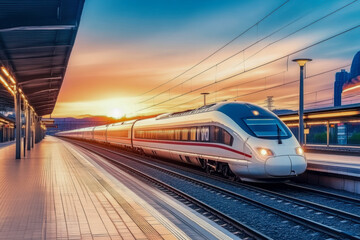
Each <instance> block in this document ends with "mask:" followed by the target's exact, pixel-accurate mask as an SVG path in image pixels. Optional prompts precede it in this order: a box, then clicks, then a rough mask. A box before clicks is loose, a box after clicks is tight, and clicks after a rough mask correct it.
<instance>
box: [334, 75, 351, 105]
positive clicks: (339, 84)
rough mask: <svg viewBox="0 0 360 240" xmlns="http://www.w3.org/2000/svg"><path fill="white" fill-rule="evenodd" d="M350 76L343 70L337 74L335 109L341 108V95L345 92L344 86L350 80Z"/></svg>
mask: <svg viewBox="0 0 360 240" xmlns="http://www.w3.org/2000/svg"><path fill="white" fill-rule="evenodd" d="M349 76H350V74H349V73H348V72H347V71H345V69H341V72H337V73H336V74H335V83H334V107H337V106H341V94H342V91H343V86H344V83H345V82H346V81H348V80H349Z"/></svg>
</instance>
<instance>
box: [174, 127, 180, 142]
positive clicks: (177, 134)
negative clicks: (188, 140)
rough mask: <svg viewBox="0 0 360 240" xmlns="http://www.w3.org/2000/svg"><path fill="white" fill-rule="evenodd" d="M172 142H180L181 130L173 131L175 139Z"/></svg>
mask: <svg viewBox="0 0 360 240" xmlns="http://www.w3.org/2000/svg"><path fill="white" fill-rule="evenodd" d="M174 140H178V141H180V140H181V130H180V129H175V139H174Z"/></svg>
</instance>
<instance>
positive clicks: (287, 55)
mask: <svg viewBox="0 0 360 240" xmlns="http://www.w3.org/2000/svg"><path fill="white" fill-rule="evenodd" d="M359 27H360V24H358V25H356V26H353V27H351V28H348V29H346V30H344V31H341V32H339V33H337V34H334V35H332V36H330V37H327V38H325V39H323V40H320V41H318V42H316V43H313V44H310V45H308V46H306V47H303V48H301V49H298V50H296V51H294V52H291V53H289V54H286V55H284V56H282V57H279V58H276V59H273V60H270V61H268V62H266V63H263V64H260V65H258V66H255V67H253V68H250V69H248V70H245V71H243V72H240V73H236V74H234V75H231V76H228V77H226V78H223V79H221V80H219V81H217V82H215V83H210V84H207V85H205V86H202V87H198V88H196V89H194V90H190V91H187V92H185V93H182V94H180V95H177V96H175V97H172V98H170V99H168V100H164V101H162V102H160V103H157V104H153V105H151V106H149V107H145V108H142V109H140V110H138V111H143V110H146V109H149V108H152V107H155V106H158V105H160V104H163V103H166V102H169V101H172V100H174V99H177V98H179V97H182V96H185V95H187V94H189V93H192V92H196V91H198V90H201V89H204V88H206V87H209V86H211V85H214V84H217V83H219V82H224V81H227V80H229V79H232V78H234V77H236V76H240V75H242V74H245V73H247V72H251V71H253V70H256V69H258V68H261V67H264V66H266V65H269V64H271V63H274V62H277V61H279V60H281V59H285V58H288V57H289V56H291V55H294V54H296V53H299V52H302V51H304V50H307V49H309V48H312V47H314V46H317V45H319V44H322V43H324V42H327V41H329V40H331V39H334V38H336V37H338V36H341V35H343V34H345V33H348V32H350V31H353V30H355V29H357V28H359Z"/></svg>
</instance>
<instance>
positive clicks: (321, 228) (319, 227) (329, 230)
mask: <svg viewBox="0 0 360 240" xmlns="http://www.w3.org/2000/svg"><path fill="white" fill-rule="evenodd" d="M81 142H82V143H84V142H83V141H81ZM87 144H88V145H91V148H88V147H83V148H86V149H87V150H89V151H92V152H94V153H96V154H99V153H98V152H96V151H94V150H93V149H92V147H94V146H95V147H96V148H98V149H102V150H105V151H107V152H110V153H113V154H115V155H119V156H122V157H124V158H127V159H130V160H133V161H137V162H141V163H142V164H144V165H147V166H149V167H152V168H156V169H158V170H160V171H162V172H165V173H168V174H171V175H173V176H176V177H178V178H182V179H184V180H187V181H190V182H193V183H196V184H198V185H201V186H204V187H207V188H212V189H213V190H216V191H218V192H223V193H225V194H227V195H230V196H231V197H234V198H238V199H240V200H242V201H245V202H248V203H249V204H251V205H257V206H258V207H260V208H262V209H264V210H267V211H269V212H272V213H274V214H276V215H279V216H281V217H284V218H286V219H287V220H289V221H291V222H296V223H297V224H301V225H303V226H305V227H307V228H311V229H313V230H315V231H318V232H322V233H325V234H328V235H330V236H333V237H337V238H338V237H341V238H347V239H360V237H358V236H354V235H352V234H351V233H348V232H344V231H341V230H338V229H335V228H333V227H329V226H326V225H324V224H321V223H317V222H314V221H312V220H309V219H306V218H304V217H300V216H297V215H294V214H291V213H288V212H285V211H283V210H279V209H277V208H274V207H271V206H269V205H266V204H264V203H261V202H258V201H256V200H253V199H251V198H248V197H246V196H243V195H240V194H238V193H235V192H232V191H230V190H227V189H223V188H220V187H218V186H215V185H212V184H209V183H206V182H204V181H201V180H198V179H195V178H192V177H189V176H184V175H182V174H179V173H177V172H174V171H172V170H168V169H166V168H163V167H159V166H156V165H154V164H151V163H148V162H146V161H144V160H139V159H136V158H135V157H129V156H128V155H126V154H121V153H119V152H116V151H112V150H109V149H107V148H103V147H99V146H96V145H94V144H90V143H87ZM104 157H105V158H106V159H109V157H107V156H104ZM111 161H115V162H116V160H114V159H111Z"/></svg>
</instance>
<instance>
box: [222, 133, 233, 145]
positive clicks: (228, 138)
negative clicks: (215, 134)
mask: <svg viewBox="0 0 360 240" xmlns="http://www.w3.org/2000/svg"><path fill="white" fill-rule="evenodd" d="M223 138H224V139H223V143H225V144H227V145H230V146H231V145H232V144H233V141H234V138H233V137H232V136H231V135H230V133H228V132H227V131H226V130H224V129H223Z"/></svg>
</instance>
